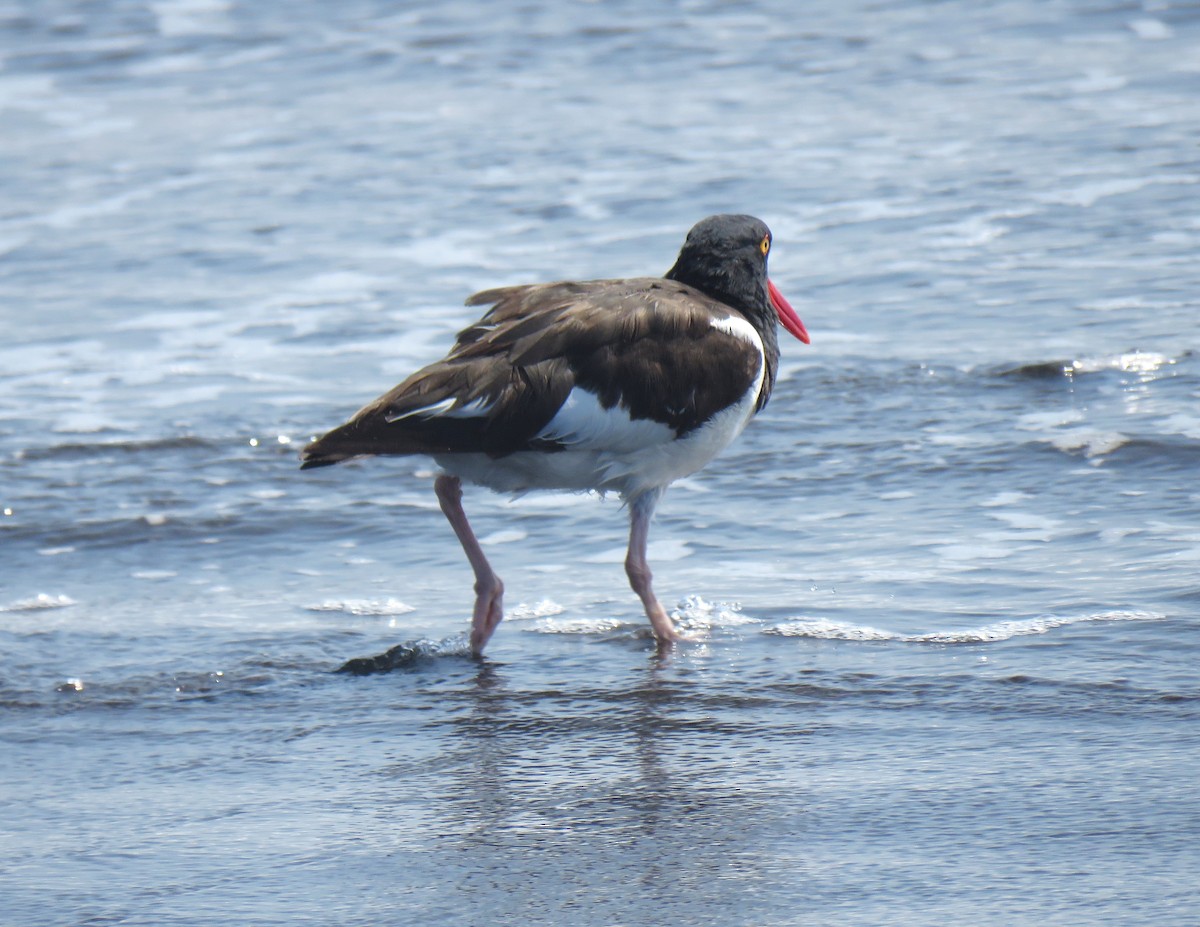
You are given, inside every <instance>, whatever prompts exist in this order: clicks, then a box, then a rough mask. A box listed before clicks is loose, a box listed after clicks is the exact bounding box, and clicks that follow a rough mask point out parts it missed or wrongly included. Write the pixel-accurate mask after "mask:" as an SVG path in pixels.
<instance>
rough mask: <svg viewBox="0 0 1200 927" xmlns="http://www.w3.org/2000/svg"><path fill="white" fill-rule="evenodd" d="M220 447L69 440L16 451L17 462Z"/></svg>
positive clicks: (191, 441) (194, 441) (201, 442)
mask: <svg viewBox="0 0 1200 927" xmlns="http://www.w3.org/2000/svg"><path fill="white" fill-rule="evenodd" d="M217 447H218V445H216V444H214V443H213V442H212V441H208V440H205V439H204V438H196V437H190V436H184V437H177V438H158V439H154V440H148V441H69V442H65V443H63V444H53V445H50V446H48V447H27V448H23V449H21V450H19V451H17V452H16V458H17V459H18V460H57V459H60V458H65V459H73V458H81V457H93V456H95V455H97V454H114V453H119V454H140V453H143V452H149V453H155V452H159V451H190V450H213V449H215V448H217Z"/></svg>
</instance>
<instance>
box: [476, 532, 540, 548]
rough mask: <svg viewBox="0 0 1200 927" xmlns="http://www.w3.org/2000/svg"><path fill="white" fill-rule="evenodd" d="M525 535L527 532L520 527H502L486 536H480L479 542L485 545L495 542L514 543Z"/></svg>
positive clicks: (523, 538) (526, 535)
mask: <svg viewBox="0 0 1200 927" xmlns="http://www.w3.org/2000/svg"><path fill="white" fill-rule="evenodd" d="M527 537H529V532H528V531H525V530H523V529H521V528H502V529H501V530H499V531H493V532H492V533H491V534H489V535H488V536H487V537H484V538H480V539H479V543H480V544H482V545H484V546H485V547H487V546H492V545H495V544H515V543H516V542H517V541H523V540H525V539H526V538H527Z"/></svg>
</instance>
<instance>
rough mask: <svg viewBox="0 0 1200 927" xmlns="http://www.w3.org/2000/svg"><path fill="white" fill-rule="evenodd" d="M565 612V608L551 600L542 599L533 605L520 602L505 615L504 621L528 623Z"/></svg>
mask: <svg viewBox="0 0 1200 927" xmlns="http://www.w3.org/2000/svg"><path fill="white" fill-rule="evenodd" d="M565 611H566V608H565V607H564V606H562V605H559V604H558V603H557V602H555V601H553V600H552V599H542V600H541V601H540V602H535V603H534V604H533V605H530V604H528V603H527V602H522V603H521V604H520V605H518V606H517V607H516V608H514V609H512V610H510V611H508V612H507V613H505V615H504V620H505V621H528V620H530V619H534V618H550V617H551V616H553V615H561V614H562V613H563V612H565Z"/></svg>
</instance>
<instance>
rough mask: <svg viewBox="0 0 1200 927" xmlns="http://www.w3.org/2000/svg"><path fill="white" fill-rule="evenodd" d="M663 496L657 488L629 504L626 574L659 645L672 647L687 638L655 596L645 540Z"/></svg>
mask: <svg viewBox="0 0 1200 927" xmlns="http://www.w3.org/2000/svg"><path fill="white" fill-rule="evenodd" d="M661 498H662V490H654V491H651V492H648V493H645V494H644V495H641V496H638V497H637V498H636V499H634V500H633V501H632V502H630V503H629V553H628V554H626V556H625V573H626V575H627V576H628V577H629V585H630V586H632V587H633V591H634V592H636V593H637V594H638V598H639V599H641V600H642V605H643V606H644V607H645V609H646V617H647V618H649V619H650V626H651V627H652V628H653V629H654V636H655V638H656V639H657V640H658V646H659V647H660V648H661V647H669V646H670V645H671V644H672V643H674V642H675V641H682V640H687V638H685V637H684V636H683V635H682V634H680V633H679V632H678V631H676V630H675V624H674V622H672V621H671V618H670V616H669V615H668V614H667V612H666V609H664V608H663V607H662V605H661V604H660V603H659V601H658V598H657V597H656V596H655V595H654V589H653V588H652V587H651V585H650V582H651V580H652V579H653V578H654V577H653V575H652V574H651V573H650V564H648V563H647V562H646V542H647V540H648V538H649V536H650V519H651V517H653V515H654V507H655V506H656V505H658V500H659V499H661Z"/></svg>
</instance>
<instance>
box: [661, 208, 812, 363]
mask: <svg viewBox="0 0 1200 927" xmlns="http://www.w3.org/2000/svg"><path fill="white" fill-rule="evenodd" d="M770 253H771V230H770V229H769V228H767V226H766V223H765V222H763V221H762V220H761V219H756V218H754V216H733V215H723V216H709V217H708V218H707V219H702V220H700V221H699V222H697V223H696V224H695V225H694V226H692V230H691V231H690V232H688V235H687V239H686V240H685V241H684V243H683V248H682V250H680V252H679V257H678V258H677V259H676V261H675V266H674V267H672V268H671V269H670V270H669V271H667V273H666V276H667V277H668V278H669V279H671V280H678V281H679V282H680V283H686V284H687V285H688V286H693V287H695V288H696V289H697V290H700V292H702V293H705V294H706V295H708V296H711V297H713V298H714V299H719V300H720V301H721V302H723V303H725V305H727V306H732V307H733V308H734V309H737V310H738V311H739V312H741V313H742V314H743V315H744V316H746V318H747V319H748V320H749V321H750V322H751V324H753V325H754V326H755V327H756V328H758V329H759V331H760V332H761V333H763V334H764V336H767V330H769V331H770V335H769V337H770V338H771V340H772V342H773V341H774V330H775V323H776V320H777V319H778V321H779V322H781V323H782V324H783V326H784V328H786V329H787V330H788V331H789V332H791V333H792V334H793V335H795V336H796V337H797V338H799V339H800V340H801V341H803V342H804V343H805V344H807V343H808V332H806V331H805V330H804V324H803V323H802V322H801V321H800V319H799V318H798V317H797V316H796V312H795V310H794V309H792V307H791V306H790V305H789V304H788V302H787V300H786V299H784V298H783V296H782V294H780V292H779V291H778V290H777V289H775V287H774V285H773V284H772V283H771V281H770V280H769V279H768V278H767V257H768V255H769V254H770Z"/></svg>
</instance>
